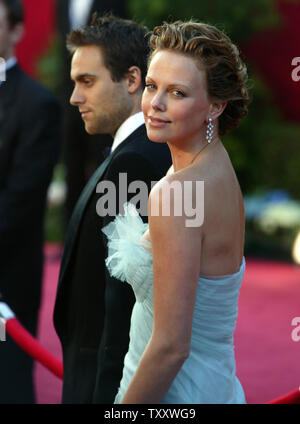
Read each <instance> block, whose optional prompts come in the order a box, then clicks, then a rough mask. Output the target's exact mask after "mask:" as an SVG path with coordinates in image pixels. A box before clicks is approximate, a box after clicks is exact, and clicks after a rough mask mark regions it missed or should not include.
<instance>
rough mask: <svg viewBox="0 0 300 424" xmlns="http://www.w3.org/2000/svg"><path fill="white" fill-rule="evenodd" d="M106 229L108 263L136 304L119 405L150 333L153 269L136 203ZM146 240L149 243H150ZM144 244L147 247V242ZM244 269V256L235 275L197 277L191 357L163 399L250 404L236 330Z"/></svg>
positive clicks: (117, 397) (184, 402)
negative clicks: (237, 364)
mask: <svg viewBox="0 0 300 424" xmlns="http://www.w3.org/2000/svg"><path fill="white" fill-rule="evenodd" d="M124 211H125V215H124V216H122V215H118V216H117V217H116V218H115V220H114V221H113V222H111V223H110V224H109V225H107V226H106V227H104V228H103V230H102V231H103V232H104V234H105V235H106V236H107V237H108V257H107V259H106V265H107V267H108V269H109V271H110V274H111V275H113V276H114V277H116V278H118V279H120V280H122V281H124V282H127V283H129V284H130V285H131V286H132V288H133V290H134V293H135V297H136V303H135V305H134V308H133V311H132V316H131V328H130V344H129V350H128V353H127V354H126V356H125V359H124V368H123V376H122V380H121V382H120V388H119V391H118V394H117V396H116V398H115V403H120V401H121V400H122V398H123V396H124V394H125V392H126V390H127V387H128V385H129V383H130V381H131V379H132V377H133V375H134V372H135V371H136V369H137V366H138V364H139V361H140V358H141V356H142V354H143V352H144V350H145V348H146V346H147V344H148V341H149V339H150V336H151V333H152V322H153V270H152V255H151V253H150V252H149V251H148V250H146V248H147V247H148V249H149V247H150V248H151V245H150V243H149V242H146V241H143V242H141V236H142V234H143V233H144V232H145V231H146V229H147V227H148V225H147V224H144V223H143V221H142V219H141V218H140V216H139V215H138V213H137V211H136V209H135V207H134V205H132V204H131V203H128V204H126V205H125V207H124ZM147 243H149V244H148V246H147ZM143 244H144V245H143ZM244 273H245V259H244V258H243V262H242V264H241V266H240V269H239V270H238V271H237V272H236V273H235V274H231V275H224V276H220V277H219V276H218V277H214V278H213V277H210V278H205V277H203V276H200V277H199V283H198V289H197V295H196V301H195V307H194V316H193V326H192V337H191V348H190V355H189V357H188V359H187V360H186V361H185V362H184V364H183V366H182V368H181V369H180V371H179V372H178V374H177V376H176V377H175V379H174V380H173V383H172V384H171V386H170V388H169V390H168V392H167V393H166V395H165V397H164V398H163V399H162V401H161V403H166V404H173V403H174V404H176V403H178V404H198V403H219V404H223V403H246V400H245V395H244V391H243V388H242V386H241V384H240V382H239V380H238V378H237V377H236V367H235V357H234V345H233V333H234V330H235V326H236V318H237V313H238V296H239V290H240V286H241V282H242V279H243V276H244ZM124 284H126V283H124Z"/></svg>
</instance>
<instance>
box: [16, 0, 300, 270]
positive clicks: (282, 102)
mask: <svg viewBox="0 0 300 424" xmlns="http://www.w3.org/2000/svg"><path fill="white" fill-rule="evenodd" d="M64 1H65V0H56V1H55V0H42V1H41V0H23V2H24V5H25V10H26V33H25V37H24V38H23V40H22V42H21V43H20V45H19V47H18V59H19V61H20V63H21V66H22V67H23V69H24V70H25V71H27V72H28V73H29V74H30V75H32V76H34V77H35V78H37V79H38V80H40V81H41V82H42V83H44V84H45V85H47V86H48V87H49V88H50V89H51V90H52V91H53V92H54V93H55V94H56V95H57V96H58V97H61V94H60V93H61V84H62V78H61V75H62V73H63V67H64V63H63V57H64V56H63V54H62V50H63V49H64V45H63V42H64V40H62V39H61V37H60V35H59V34H58V30H57V8H58V2H60V3H61V2H64ZM124 9H125V10H126V14H127V16H128V17H129V18H133V19H136V20H138V21H139V22H143V23H144V24H146V25H147V26H148V27H149V29H152V28H153V27H154V26H155V25H157V24H160V23H161V22H162V21H163V20H174V19H188V18H190V17H193V18H195V19H198V20H202V21H205V22H207V23H211V24H213V25H216V26H218V27H219V28H221V29H223V30H225V31H226V32H227V33H228V35H229V36H230V37H231V38H232V39H233V40H234V42H235V43H236V44H237V45H238V46H239V48H240V50H241V53H242V55H243V58H244V60H245V61H246V63H247V65H248V69H249V77H250V86H251V88H252V93H253V101H252V103H251V105H250V107H249V114H248V117H247V118H246V119H244V121H243V122H242V124H241V125H240V127H239V128H238V130H236V131H234V132H232V133H229V134H228V135H227V136H226V137H224V139H223V141H224V144H225V146H226V148H227V150H228V152H229V154H230V156H231V159H232V162H233V165H234V168H235V170H236V172H237V175H238V178H239V181H240V184H241V188H242V191H243V193H244V196H245V208H246V217H247V228H246V230H247V231H246V254H248V255H255V256H262V257H267V258H275V259H283V260H287V261H294V262H297V263H300V240H299V236H298V234H299V231H300V181H299V170H300V148H299V141H300V107H299V99H300V81H297V80H296V79H297V78H295V77H294V78H293V74H292V73H293V71H294V75H296V76H297V66H296V65H295V64H294V65H293V64H292V62H293V59H294V58H297V57H299V56H300V49H299V46H300V2H299V0H244V1H243V2H241V1H239V0H227V1H224V0H202V1H199V0H189V1H188V2H183V1H181V0H142V1H141V0H127V1H126V0H124ZM296 64H297V63H296ZM298 64H300V59H299V62H298ZM298 75H299V76H300V69H299V72H298ZM298 79H299V78H298ZM70 108H71V106H70ZM65 196H66V185H65V169H64V165H63V161H61V162H60V163H59V164H58V165H57V167H56V171H55V174H54V179H53V183H52V184H51V187H50V190H49V196H48V197H49V200H48V203H49V204H48V211H47V220H46V238H47V240H48V241H52V242H62V241H63V239H64V225H65V224H64V220H63V207H64V202H65ZM297 236H298V240H297ZM297 241H298V242H297Z"/></svg>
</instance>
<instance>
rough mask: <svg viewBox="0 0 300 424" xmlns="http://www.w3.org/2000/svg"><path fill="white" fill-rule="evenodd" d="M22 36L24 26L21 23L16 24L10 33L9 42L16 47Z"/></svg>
mask: <svg viewBox="0 0 300 424" xmlns="http://www.w3.org/2000/svg"><path fill="white" fill-rule="evenodd" d="M23 35H24V25H23V24H22V23H19V24H16V25H15V26H14V28H13V29H12V31H11V42H12V45H13V46H16V45H17V44H18V43H19V42H20V41H21V39H22V37H23Z"/></svg>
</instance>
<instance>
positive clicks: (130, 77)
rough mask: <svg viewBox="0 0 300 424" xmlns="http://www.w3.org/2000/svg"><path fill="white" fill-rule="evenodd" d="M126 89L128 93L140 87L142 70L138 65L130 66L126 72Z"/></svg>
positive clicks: (132, 92)
mask: <svg viewBox="0 0 300 424" xmlns="http://www.w3.org/2000/svg"><path fill="white" fill-rule="evenodd" d="M126 78H127V90H128V93H129V94H134V93H135V92H137V91H138V90H140V89H142V88H143V87H142V72H141V70H140V68H139V67H138V66H131V67H130V68H129V69H128V72H127V74H126Z"/></svg>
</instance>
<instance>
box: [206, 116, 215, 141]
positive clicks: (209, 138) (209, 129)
mask: <svg viewBox="0 0 300 424" xmlns="http://www.w3.org/2000/svg"><path fill="white" fill-rule="evenodd" d="M213 132H214V124H213V123H212V118H208V124H207V130H206V140H207V142H208V143H211V142H212V138H213Z"/></svg>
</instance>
